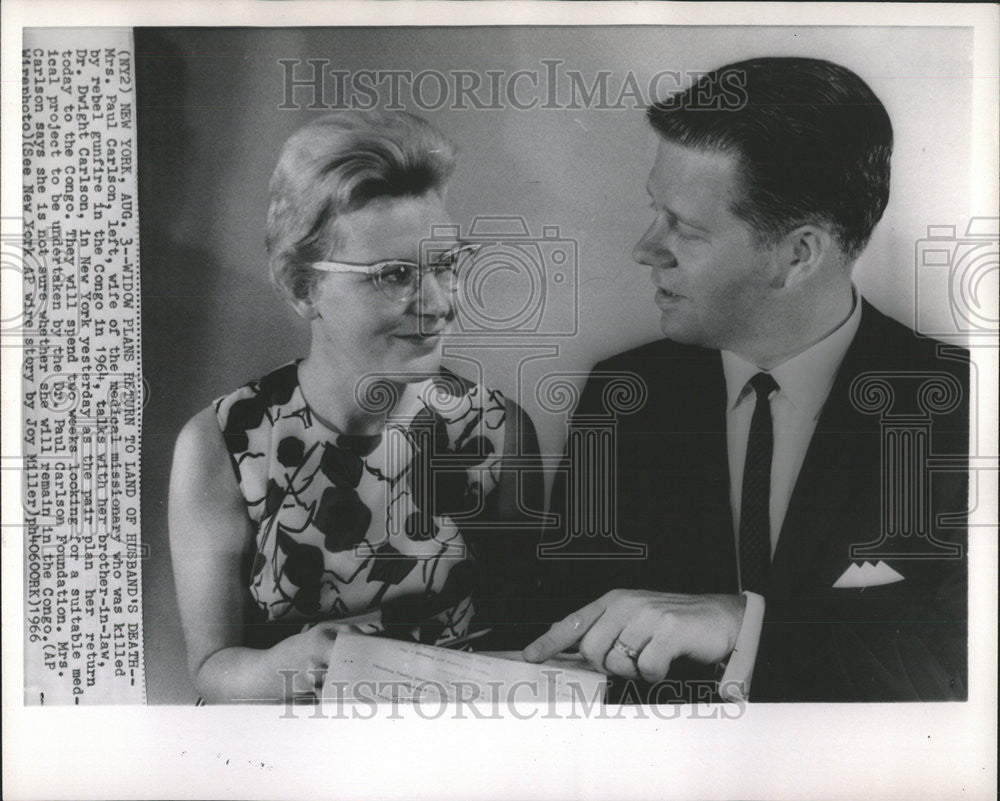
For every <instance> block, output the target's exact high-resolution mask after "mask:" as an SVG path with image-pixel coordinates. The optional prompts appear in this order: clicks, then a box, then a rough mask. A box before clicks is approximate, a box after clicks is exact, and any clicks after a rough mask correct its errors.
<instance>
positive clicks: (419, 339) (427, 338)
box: [396, 331, 443, 345]
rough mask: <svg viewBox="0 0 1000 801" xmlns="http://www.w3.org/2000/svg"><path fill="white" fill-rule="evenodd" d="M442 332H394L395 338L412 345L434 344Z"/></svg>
mask: <svg viewBox="0 0 1000 801" xmlns="http://www.w3.org/2000/svg"><path fill="white" fill-rule="evenodd" d="M442 333H443V331H427V332H424V333H418V334H396V338H397V339H402V340H403V341H404V342H409V343H410V344H412V345H436V344H437V343H438V340H440V339H441V334H442Z"/></svg>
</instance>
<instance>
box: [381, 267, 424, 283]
mask: <svg viewBox="0 0 1000 801" xmlns="http://www.w3.org/2000/svg"><path fill="white" fill-rule="evenodd" d="M415 273H416V268H415V267H414V266H413V265H412V264H393V265H388V266H386V267H383V268H382V270H381V272H380V273H379V277H380V279H381V281H382V283H384V284H409V283H410V282H411V281H413V276H414V274H415Z"/></svg>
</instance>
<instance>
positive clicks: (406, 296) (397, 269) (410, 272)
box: [313, 244, 482, 303]
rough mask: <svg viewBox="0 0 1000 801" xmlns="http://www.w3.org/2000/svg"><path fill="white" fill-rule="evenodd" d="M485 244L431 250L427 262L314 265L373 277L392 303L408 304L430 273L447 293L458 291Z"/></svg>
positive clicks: (402, 261) (392, 260)
mask: <svg viewBox="0 0 1000 801" xmlns="http://www.w3.org/2000/svg"><path fill="white" fill-rule="evenodd" d="M480 248H482V245H473V244H465V245H459V246H458V247H454V248H451V249H450V250H445V251H443V252H440V253H433V252H432V253H431V254H429V255H430V256H431V259H430V260H429V261H428V263H427V264H424V265H421V264H417V263H415V262H412V261H407V260H405V259H389V260H387V261H377V262H374V263H373V264H354V263H351V262H341V261H317V262H314V263H313V267H315V268H316V269H317V270H322V271H323V272H327V273H359V274H361V275H367V276H369V277H371V279H372V282H373V283H374V284H375V287H376V288H377V289H378V291H379V292H381V293H382V294H383V295H384V296H385V297H386V298H388V299H389V300H391V301H392V302H393V303H408V302H409V301H410V300H412V299H413V297H414V295H416V294H417V292H418V291H419V290H420V287H421V285H422V283H423V279H424V276H425V275H426V274H427V273H431V274H433V276H434V279H435V280H436V281H437V282H438V286H440V287H441V288H442V289H443V290H444V291H445V292H448V293H455V292H457V291H458V290H459V288H460V287H461V285H462V277H463V275H462V274H463V272H464V268H465V267H466V266H467V265H468V263H469V262H470V261H471V260H472V258H473V257H474V256H475V254H476V252H477V251H478V250H479V249H480Z"/></svg>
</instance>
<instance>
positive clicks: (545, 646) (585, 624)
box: [521, 599, 605, 662]
mask: <svg viewBox="0 0 1000 801" xmlns="http://www.w3.org/2000/svg"><path fill="white" fill-rule="evenodd" d="M604 609H605V606H604V602H603V600H602V599H598V600H596V601H594V602H592V603H589V604H587V605H586V606H585V607H583V608H582V609H578V610H577V611H576V612H574V613H573V614H572V615H570V616H569V617H566V618H563V619H562V620H560V621H559V622H558V623H553V624H552V627H551V628H550V629H549V630H548V631H547V632H545V634H543V635H542V636H541V637H539V638H538V639H537V640H535V641H534V642H532V643H529V645H528V646H527V647H526V648H525V649H524V651H522V652H521V655H522V656H523V657H524V659H525V661H527V662H544V661H545V660H546V659H551V658H552V657H553V656H555V655H556V654H558V653H560V652H561V651H565V650H566V649H567V648H569V647H570V646H572V645H576V644H577V643H578V642H579V641H580V640H581V639H582V637H583V636H584V635H585V634H586V633H587V632H588V631H589V630H590V627H591V626H593V625H594V623H595V622H596V621H597V620H598V619H599V618H600V617H601V615H602V614H604Z"/></svg>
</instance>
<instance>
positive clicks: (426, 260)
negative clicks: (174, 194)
mask: <svg viewBox="0 0 1000 801" xmlns="http://www.w3.org/2000/svg"><path fill="white" fill-rule="evenodd" d="M453 164H454V151H453V148H452V146H451V144H450V143H449V142H448V141H447V140H445V139H444V138H443V137H441V135H440V134H438V133H437V131H435V130H434V129H433V128H432V127H431V126H430V125H428V124H427V123H426V122H425V121H423V120H421V119H419V118H417V117H414V116H412V115H409V114H405V113H400V114H388V113H380V112H371V113H359V112H342V113H338V114H334V115H330V116H326V117H323V118H322V119H319V120H317V121H315V122H313V123H311V124H309V125H307V126H306V127H305V128H303V129H301V130H300V131H298V132H297V133H295V134H294V135H293V136H292V137H291V138H290V139H289V140H288V142H287V143H286V144H285V147H284V150H283V152H282V154H281V157H280V160H279V162H278V165H277V168H276V169H275V172H274V175H273V177H272V179H271V186H270V207H269V210H268V220H267V248H268V254H269V260H270V268H271V274H272V278H273V280H274V282H275V284H276V286H277V287H278V289H279V291H280V292H281V294H282V295H283V296H284V297H285V299H286V300H287V301H288V302H289V303H290V304H291V305H292V306H293V308H294V309H295V310H296V312H297V313H298V314H299V315H300V316H301V317H302V318H303V319H304V320H306V321H307V322H308V325H309V327H310V331H311V344H310V348H309V353H308V355H307V356H306V357H305V358H304V359H301V360H299V361H296V362H293V363H290V364H286V365H285V366H283V367H279V368H278V369H276V370H274V371H272V372H270V373H268V374H267V375H266V376H264V377H263V378H261V379H259V380H257V381H252V382H250V383H248V384H246V385H245V386H243V387H241V388H240V389H238V390H236V391H235V392H232V393H230V394H229V395H226V396H225V397H223V398H220V399H219V400H217V401H216V402H215V403H213V404H212V405H211V406H210V407H209V408H207V409H205V410H204V411H202V412H200V413H199V414H197V415H195V416H194V417H193V418H192V419H191V420H190V421H189V422H188V423H187V425H186V426H185V428H184V429H183V431H182V432H181V434H180V436H179V438H178V441H177V445H176V449H175V454H174V465H173V471H172V474H171V488H170V541H171V552H172V556H173V562H174V573H175V579H176V583H177V593H178V598H179V603H180V610H181V618H182V622H183V625H184V631H185V637H186V640H187V646H188V659H189V666H190V669H191V673H192V676H193V679H194V684H195V687H196V688H197V690H198V691H199V692H200V693H201V695H202V697H203V698H204V699H206V700H207V701H233V700H250V699H275V700H279V699H287V698H289V697H292V696H293V695H299V694H302V693H312V692H315V691H316V690H317V689H318V687H319V686H321V684H322V681H323V678H324V675H325V671H326V667H327V657H328V654H329V652H330V649H331V647H332V641H333V639H334V638H335V636H336V633H337V631H339V630H343V629H344V628H345V627H347V626H350V627H352V628H354V629H356V630H361V631H364V632H367V633H379V634H386V635H389V636H397V637H409V638H413V639H415V640H417V641H420V642H425V643H432V644H448V643H449V642H453V641H455V640H457V639H459V638H462V637H463V636H465V635H466V634H467V633H468V632H469V631H470V627H473V626H495V625H497V624H502V623H510V622H515V621H516V617H517V613H516V612H513V611H512V610H513V606H512V604H513V602H514V600H515V599H516V598H517V597H518V596H519V595H520V594H522V593H523V591H524V590H525V589H526V588H528V587H529V586H530V584H531V582H532V579H531V578H530V576H531V572H532V571H531V564H532V562H533V560H534V537H533V536H532V535H531V534H530V533H526V532H527V531H528V530H526V529H525V528H524V526H523V521H522V526H520V527H514V528H508V529H506V530H505V528H504V527H505V525H509V524H510V523H512V522H514V520H515V519H516V518H517V517H518V515H517V512H516V509H517V508H518V504H517V499H516V497H515V496H516V492H517V489H516V483H517V482H516V480H515V479H516V476H515V475H514V474H513V473H512V472H511V471H510V470H508V469H505V460H506V459H507V457H509V456H510V455H512V454H513V453H514V452H515V443H516V446H517V448H518V450H519V453H518V455H519V456H520V457H525V456H527V457H531V456H537V451H538V447H537V440H536V437H535V433H534V429H533V427H532V425H531V421H530V419H529V418H528V417H527V416H526V415H525V414H524V413H523V412H522V411H521V410H520V409H519V408H518V407H517V406H516V405H514V404H512V403H510V402H508V401H505V400H504V398H503V397H502V396H501V395H500V394H499V393H497V392H496V391H494V390H490V389H487V388H485V387H483V386H480V385H477V384H473V383H469V382H468V381H465V380H463V379H460V378H458V377H457V376H455V375H453V374H451V373H449V372H447V371H444V370H443V369H442V368H441V366H440V359H441V343H442V339H443V337H444V335H445V334H446V333H447V331H448V329H449V327H450V324H451V323H452V321H453V319H454V314H455V310H454V300H455V295H456V292H457V291H458V288H459V286H460V281H461V274H462V270H463V268H467V267H468V263H469V262H470V261H471V259H472V257H473V254H474V248H472V247H471V246H467V245H463V244H462V243H460V242H456V241H450V242H449V241H443V242H440V241H436V240H434V241H433V244H432V245H430V244H428V243H429V240H431V238H432V236H433V235H434V234H435V233H436V232H438V231H440V230H453V231H454V230H457V228H456V227H454V226H452V227H451V228H450V229H448V228H444V229H442V228H440V226H443V225H444V226H447V225H449V224H450V222H451V221H450V218H449V217H448V214H447V212H446V210H445V184H446V181H447V179H448V177H449V175H450V173H451V170H452V168H453ZM540 478H541V475H540V472H538V471H533V472H531V473H529V474H526V475H525V476H524V479H523V480H522V490H521V491H522V498H521V502H522V504H523V505H525V506H527V507H529V508H536V509H537V508H541V492H542V489H541V482H540Z"/></svg>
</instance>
